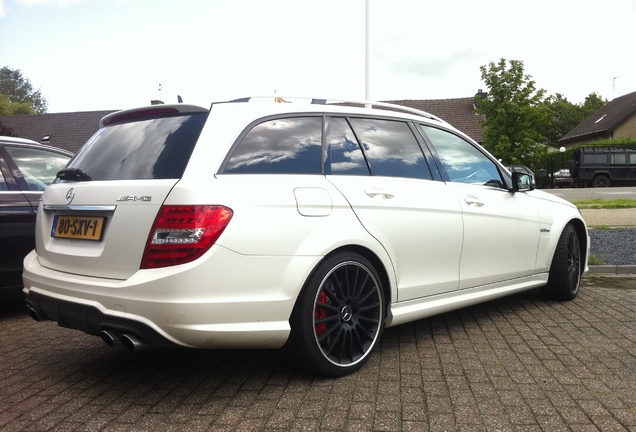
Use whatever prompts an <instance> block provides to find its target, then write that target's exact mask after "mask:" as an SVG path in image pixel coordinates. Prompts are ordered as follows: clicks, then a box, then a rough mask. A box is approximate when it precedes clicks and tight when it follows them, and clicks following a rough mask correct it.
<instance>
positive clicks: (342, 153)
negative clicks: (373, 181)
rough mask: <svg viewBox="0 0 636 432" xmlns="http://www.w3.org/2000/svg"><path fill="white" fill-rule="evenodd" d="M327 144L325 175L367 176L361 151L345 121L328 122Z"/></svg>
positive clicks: (334, 120)
mask: <svg viewBox="0 0 636 432" xmlns="http://www.w3.org/2000/svg"><path fill="white" fill-rule="evenodd" d="M327 144H328V145H329V147H328V148H329V150H328V152H327V155H328V156H327V163H326V164H325V170H326V171H327V172H326V174H337V175H346V174H352V175H369V168H368V167H367V162H366V161H365V159H364V155H363V154H362V149H361V148H360V145H359V144H358V140H357V139H356V137H355V135H354V134H353V131H352V130H351V127H350V126H349V123H347V120H346V119H344V118H332V119H331V120H330V122H329V136H328V138H327Z"/></svg>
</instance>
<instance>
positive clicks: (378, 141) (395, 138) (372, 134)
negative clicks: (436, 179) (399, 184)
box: [350, 118, 432, 179]
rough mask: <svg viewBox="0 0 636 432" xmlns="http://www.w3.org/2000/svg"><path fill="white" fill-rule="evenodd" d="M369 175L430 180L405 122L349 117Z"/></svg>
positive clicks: (419, 151)
mask: <svg viewBox="0 0 636 432" xmlns="http://www.w3.org/2000/svg"><path fill="white" fill-rule="evenodd" d="M350 121H351V124H352V126H353V129H354V131H355V133H356V134H357V135H358V138H359V139H360V142H361V144H362V147H363V148H364V152H365V154H366V156H367V160H368V161H369V165H370V167H371V174H372V175H376V176H387V177H409V178H418V179H431V178H432V177H431V172H430V170H429V168H428V165H427V163H426V160H425V159H424V154H423V153H422V149H421V148H420V146H419V144H418V142H417V140H416V138H415V135H413V132H412V131H411V128H410V127H409V125H408V124H407V123H405V122H402V121H394V120H381V119H363V118H351V119H350Z"/></svg>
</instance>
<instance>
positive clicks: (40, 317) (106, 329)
mask: <svg viewBox="0 0 636 432" xmlns="http://www.w3.org/2000/svg"><path fill="white" fill-rule="evenodd" d="M25 303H26V307H27V310H28V311H29V315H31V317H32V318H34V319H35V320H37V321H44V320H51V321H56V322H57V324H58V325H59V326H60V327H66V328H71V329H76V330H81V331H83V332H84V333H87V334H89V335H94V336H100V337H102V338H104V336H105V335H106V334H109V335H112V336H113V337H114V339H115V340H121V339H122V336H124V337H127V338H128V339H129V340H136V341H138V343H139V347H138V348H137V349H139V348H171V347H176V346H179V345H177V344H175V343H174V342H172V341H170V340H168V339H166V338H165V337H163V336H162V335H161V334H159V333H157V332H156V331H155V330H153V329H152V328H151V327H149V326H147V325H144V324H142V323H140V322H137V321H133V320H127V319H123V318H116V317H112V316H108V315H104V314H103V313H101V312H100V311H99V310H98V309H97V308H94V307H91V306H86V305H82V304H78V303H72V302H67V301H63V300H59V299H55V298H52V297H47V296H45V295H42V294H39V293H37V292H29V294H28V295H27V298H26V300H25ZM131 348H132V347H131Z"/></svg>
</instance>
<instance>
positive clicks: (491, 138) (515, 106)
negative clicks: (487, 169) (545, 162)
mask: <svg viewBox="0 0 636 432" xmlns="http://www.w3.org/2000/svg"><path fill="white" fill-rule="evenodd" d="M480 70H481V79H482V80H483V81H484V82H485V83H486V86H487V87H488V95H487V97H486V98H484V99H481V98H480V96H476V99H475V102H476V106H477V112H478V113H479V114H483V115H484V116H485V118H486V119H485V120H483V121H482V126H483V128H484V147H486V149H488V150H489V151H490V152H491V153H492V154H493V155H495V156H496V157H498V158H501V159H502V160H504V161H505V162H506V163H514V164H525V165H529V164H530V163H529V161H530V160H531V158H532V156H533V155H535V156H536V155H537V154H538V153H543V152H545V149H544V148H543V146H540V145H539V144H542V143H544V142H545V141H546V137H545V136H544V135H543V134H542V133H541V132H540V131H541V125H542V124H544V123H545V122H546V119H547V118H548V117H549V115H550V112H549V110H547V109H546V104H545V103H544V95H545V90H543V89H539V90H537V89H536V87H535V82H534V81H533V80H532V79H531V76H530V75H525V74H524V71H523V62H522V61H520V60H510V61H509V62H507V61H506V59H503V58H502V59H500V60H499V63H494V62H491V63H490V64H488V66H481V67H480Z"/></svg>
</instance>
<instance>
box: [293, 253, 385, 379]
mask: <svg viewBox="0 0 636 432" xmlns="http://www.w3.org/2000/svg"><path fill="white" fill-rule="evenodd" d="M384 317H385V302H384V294H383V288H382V284H381V281H380V278H379V276H378V274H377V272H376V271H375V269H374V268H373V266H372V265H371V263H370V262H369V261H368V260H367V259H365V258H364V257H363V256H361V255H359V254H356V253H352V252H343V253H337V254H335V255H333V256H330V257H327V258H326V259H325V260H323V261H322V262H321V263H320V264H319V265H318V266H317V267H316V269H315V270H314V271H313V273H312V274H311V276H310V277H309V278H308V279H307V281H306V282H305V285H304V286H303V289H302V291H301V292H300V295H299V297H298V300H297V302H296V305H295V307H294V311H293V313H292V317H291V319H290V323H291V334H290V337H289V341H288V343H287V348H288V354H290V355H291V356H292V358H294V360H295V365H296V366H300V367H302V368H304V369H307V370H309V371H310V372H313V373H318V374H320V375H326V376H333V377H335V376H342V375H346V374H350V373H352V372H355V371H356V370H358V369H360V368H361V367H362V365H364V364H365V363H366V362H367V361H368V360H369V358H370V357H371V355H372V353H373V350H374V349H375V347H376V346H377V345H378V342H379V340H380V337H381V335H382V331H383V328H384Z"/></svg>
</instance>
